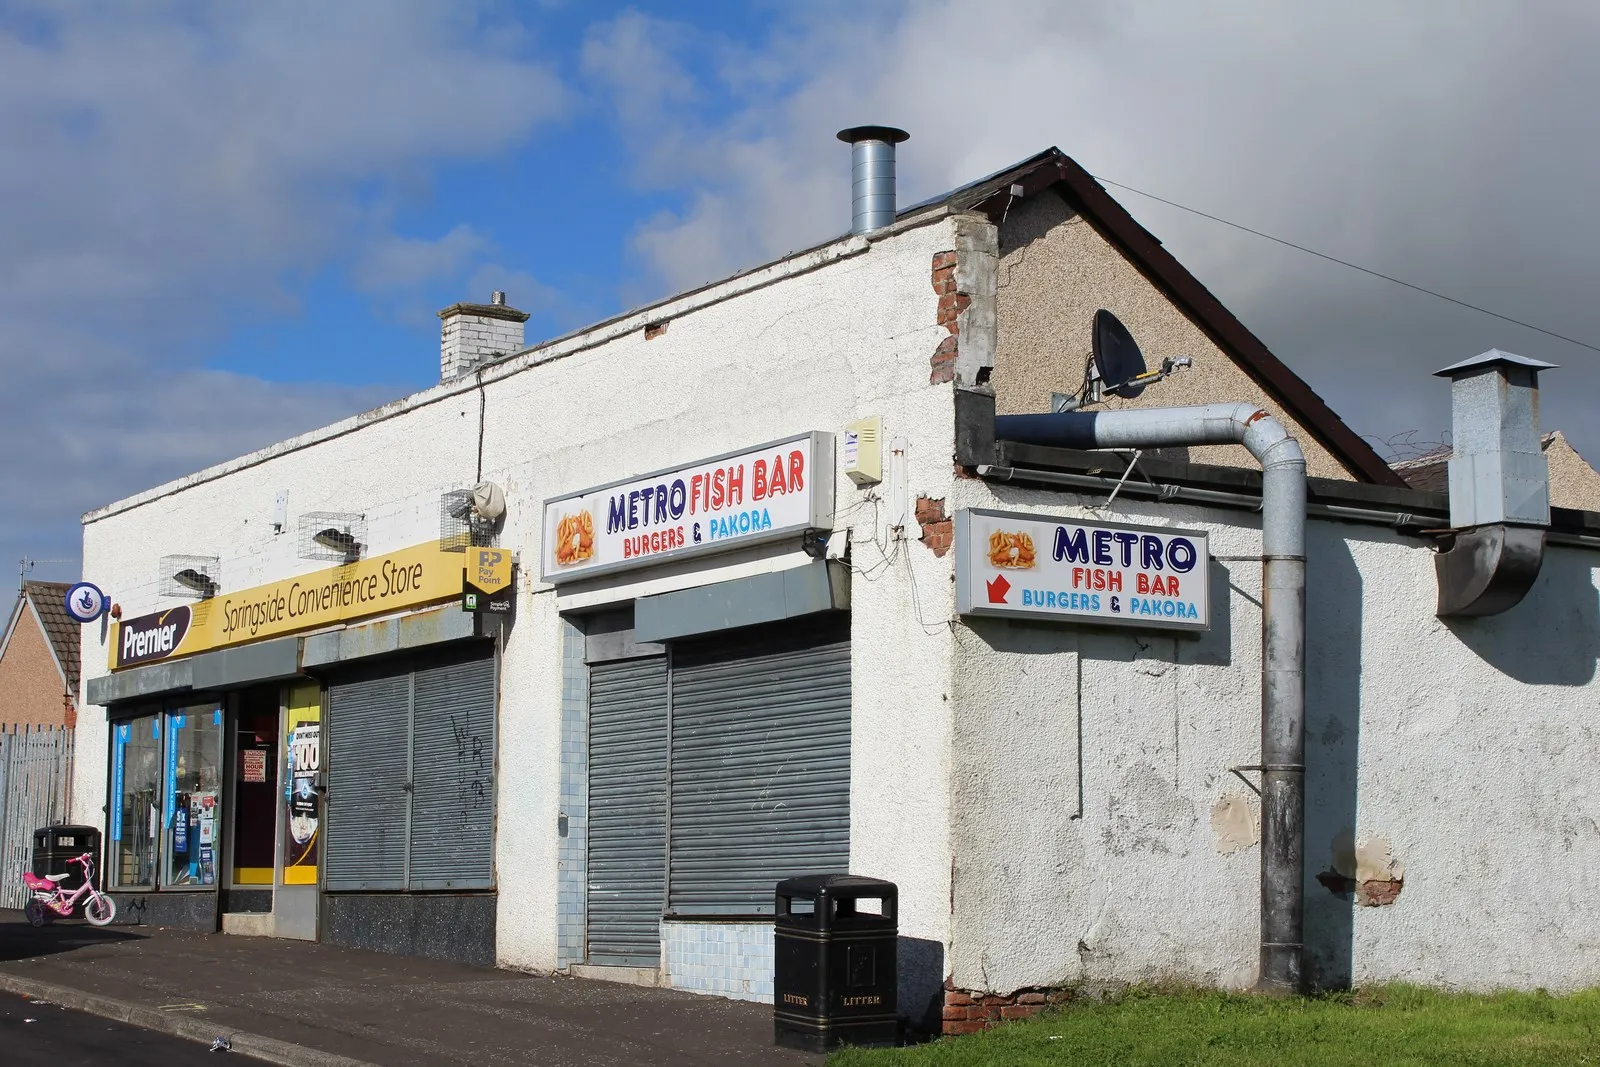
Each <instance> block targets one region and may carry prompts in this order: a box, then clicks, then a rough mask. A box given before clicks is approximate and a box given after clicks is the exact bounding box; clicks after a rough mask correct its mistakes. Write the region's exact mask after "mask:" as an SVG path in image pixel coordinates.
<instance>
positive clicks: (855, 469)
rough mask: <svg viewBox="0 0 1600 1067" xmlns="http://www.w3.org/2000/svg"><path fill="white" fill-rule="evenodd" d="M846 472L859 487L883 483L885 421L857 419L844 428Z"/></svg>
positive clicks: (877, 418)
mask: <svg viewBox="0 0 1600 1067" xmlns="http://www.w3.org/2000/svg"><path fill="white" fill-rule="evenodd" d="M844 472H845V474H847V475H849V477H850V480H851V481H852V482H855V483H856V484H857V485H876V484H877V483H878V482H881V481H883V419H881V418H879V417H878V416H877V415H873V416H870V417H868V418H865V419H857V420H856V421H855V422H852V423H851V424H850V425H848V426H846V427H845V428H844Z"/></svg>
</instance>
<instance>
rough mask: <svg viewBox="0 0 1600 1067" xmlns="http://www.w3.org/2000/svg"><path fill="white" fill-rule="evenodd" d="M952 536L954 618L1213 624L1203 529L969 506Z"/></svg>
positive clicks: (1173, 626) (1178, 625) (1172, 626)
mask: <svg viewBox="0 0 1600 1067" xmlns="http://www.w3.org/2000/svg"><path fill="white" fill-rule="evenodd" d="M955 535H956V537H955V547H956V611H957V612H958V613H959V614H962V615H996V616H1009V617H1013V618H1016V617H1023V618H1033V619H1056V620H1060V621H1063V622H1072V621H1076V622H1089V623H1110V624H1114V625H1122V626H1148V627H1160V628H1164V629H1177V630H1204V629H1206V628H1207V627H1209V626H1210V604H1209V601H1208V597H1207V593H1208V592H1209V585H1210V583H1209V581H1208V577H1207V561H1208V560H1209V559H1210V555H1209V550H1208V549H1207V546H1206V534H1205V532H1204V531H1203V530H1175V529H1172V528H1171V527H1165V526H1129V525H1124V524H1113V523H1099V522H1084V521H1081V520H1078V519H1058V518H1053V517H1050V516H1040V515H1023V514H1017V513H1014V512H1005V511H988V510H984V509H980V508H969V509H966V510H963V511H958V512H957V513H956V529H955Z"/></svg>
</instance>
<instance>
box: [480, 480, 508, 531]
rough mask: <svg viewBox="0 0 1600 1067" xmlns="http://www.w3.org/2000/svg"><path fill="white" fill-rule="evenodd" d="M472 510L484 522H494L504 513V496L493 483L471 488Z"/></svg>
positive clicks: (482, 483)
mask: <svg viewBox="0 0 1600 1067" xmlns="http://www.w3.org/2000/svg"><path fill="white" fill-rule="evenodd" d="M472 510H473V512H474V513H475V514H476V515H477V516H478V517H479V518H480V519H483V520H484V521H485V522H494V521H495V520H496V519H498V518H500V516H502V515H504V514H505V513H506V494H505V493H504V492H503V491H502V490H501V488H500V487H499V486H498V485H496V484H494V483H493V482H479V483H478V484H477V485H475V486H473V487H472Z"/></svg>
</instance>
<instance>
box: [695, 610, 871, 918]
mask: <svg viewBox="0 0 1600 1067" xmlns="http://www.w3.org/2000/svg"><path fill="white" fill-rule="evenodd" d="M669 826H670V828H671V839H672V841H671V844H672V850H671V858H670V861H669V864H670V866H669V871H670V880H671V887H670V893H669V897H668V907H669V910H671V911H674V912H677V913H683V914H695V913H700V914H706V913H723V914H770V913H771V911H772V896H773V887H774V886H775V884H776V883H777V882H778V881H779V880H781V879H783V878H787V877H790V876H793V875H799V874H817V873H837V872H842V871H844V870H845V869H846V867H847V865H848V863H849V859H850V642H849V619H848V616H832V615H830V616H824V617H822V618H820V619H817V620H814V621H810V622H804V623H801V622H790V623H782V624H777V625H774V626H770V627H762V628H760V629H756V630H751V631H748V632H746V633H743V634H723V635H719V636H718V637H717V638H715V639H711V640H704V641H695V642H684V643H682V644H675V645H674V646H673V662H672V779H671V816H670V820H669Z"/></svg>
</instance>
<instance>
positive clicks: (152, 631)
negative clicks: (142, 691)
mask: <svg viewBox="0 0 1600 1067" xmlns="http://www.w3.org/2000/svg"><path fill="white" fill-rule="evenodd" d="M191 617H192V616H191V614H190V611H189V606H188V605H187V604H184V605H180V606H179V607H175V608H170V609H168V610H167V611H158V612H156V613H155V614H153V615H141V616H139V617H138V618H137V619H124V620H123V621H122V625H120V626H119V627H118V628H117V662H116V665H117V666H118V667H132V666H133V665H134V664H137V663H150V662H152V661H154V660H158V659H166V658H167V657H168V656H170V655H172V654H173V653H174V652H176V651H177V649H178V646H179V645H181V644H182V643H183V638H184V636H185V635H186V634H188V632H189V621H190V619H191Z"/></svg>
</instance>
